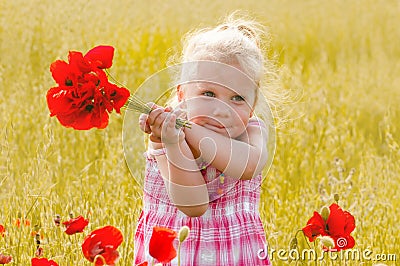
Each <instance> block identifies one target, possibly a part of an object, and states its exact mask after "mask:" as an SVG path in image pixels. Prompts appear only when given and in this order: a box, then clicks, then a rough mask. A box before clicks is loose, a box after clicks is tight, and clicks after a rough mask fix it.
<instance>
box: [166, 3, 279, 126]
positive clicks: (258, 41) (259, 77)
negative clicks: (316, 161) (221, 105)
mask: <svg viewBox="0 0 400 266" xmlns="http://www.w3.org/2000/svg"><path fill="white" fill-rule="evenodd" d="M182 42H183V48H182V53H181V55H180V56H178V57H176V56H175V57H173V60H170V63H174V61H175V62H176V63H186V62H193V61H198V60H210V61H217V62H220V63H225V64H229V65H231V64H233V63H239V65H240V67H241V69H242V71H243V72H245V74H247V75H248V76H249V77H250V78H251V79H252V80H253V81H254V82H255V83H256V84H257V86H258V91H257V96H256V105H255V114H256V115H257V116H258V117H259V118H261V119H263V120H264V121H265V122H267V123H268V124H269V125H270V126H273V125H274V121H273V115H272V113H271V112H274V114H276V113H277V112H276V110H277V108H276V106H277V103H278V102H280V101H281V99H282V96H283V95H282V94H281V93H282V92H281V88H280V87H281V86H280V79H279V74H278V69H277V67H276V66H275V64H274V63H273V61H272V60H268V59H267V57H266V54H267V52H268V49H269V43H270V35H269V31H268V30H267V28H266V27H265V26H264V25H262V24H260V23H258V22H256V21H255V20H253V19H250V18H249V17H247V16H244V15H241V14H239V12H238V11H236V12H233V13H232V14H230V15H228V16H227V17H226V18H225V19H224V20H223V21H222V22H221V23H220V24H219V25H217V26H215V27H209V28H203V29H199V30H194V31H191V32H188V33H187V34H186V35H185V36H184V37H183V40H182ZM261 97H262V98H264V99H265V100H266V101H261V100H260V99H261ZM257 98H258V100H257ZM270 108H272V109H273V110H271V109H270Z"/></svg>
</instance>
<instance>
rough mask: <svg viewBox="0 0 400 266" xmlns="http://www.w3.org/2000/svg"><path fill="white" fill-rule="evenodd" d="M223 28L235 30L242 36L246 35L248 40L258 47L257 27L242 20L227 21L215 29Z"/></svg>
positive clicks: (222, 29)
mask: <svg viewBox="0 0 400 266" xmlns="http://www.w3.org/2000/svg"><path fill="white" fill-rule="evenodd" d="M225 30H237V31H239V32H240V33H241V34H243V36H245V37H247V38H248V39H249V40H250V41H252V42H254V43H255V44H256V45H257V46H258V47H260V40H259V36H258V34H257V29H255V28H253V27H251V25H246V24H245V23H243V22H242V21H228V23H227V24H223V25H221V26H219V27H217V31H225Z"/></svg>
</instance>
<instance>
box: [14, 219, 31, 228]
mask: <svg viewBox="0 0 400 266" xmlns="http://www.w3.org/2000/svg"><path fill="white" fill-rule="evenodd" d="M24 225H25V226H30V225H31V221H29V220H28V219H26V220H24ZM15 226H16V227H18V228H19V227H21V219H20V218H17V220H15Z"/></svg>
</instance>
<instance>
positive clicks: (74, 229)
mask: <svg viewBox="0 0 400 266" xmlns="http://www.w3.org/2000/svg"><path fill="white" fill-rule="evenodd" d="M88 224H89V220H86V219H85V218H83V217H82V216H81V215H79V216H78V217H76V218H73V219H70V220H69V221H65V222H63V225H64V226H65V228H66V229H65V233H66V234H67V235H73V234H76V233H82V232H83V229H85V227H86V226H87V225H88Z"/></svg>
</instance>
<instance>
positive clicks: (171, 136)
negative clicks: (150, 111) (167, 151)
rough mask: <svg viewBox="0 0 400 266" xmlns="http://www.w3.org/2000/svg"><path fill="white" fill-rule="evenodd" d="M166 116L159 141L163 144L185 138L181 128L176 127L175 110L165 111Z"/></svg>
mask: <svg viewBox="0 0 400 266" xmlns="http://www.w3.org/2000/svg"><path fill="white" fill-rule="evenodd" d="M166 114H167V116H166V117H165V120H164V122H163V124H162V127H161V141H162V142H163V143H164V144H177V143H180V142H182V141H183V140H184V139H185V133H184V132H183V130H182V128H177V127H176V118H177V116H178V114H177V112H169V113H166Z"/></svg>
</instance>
